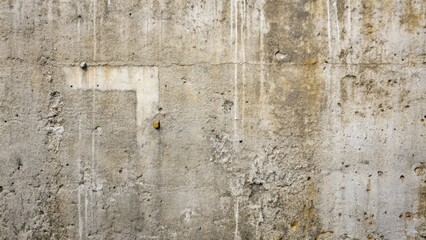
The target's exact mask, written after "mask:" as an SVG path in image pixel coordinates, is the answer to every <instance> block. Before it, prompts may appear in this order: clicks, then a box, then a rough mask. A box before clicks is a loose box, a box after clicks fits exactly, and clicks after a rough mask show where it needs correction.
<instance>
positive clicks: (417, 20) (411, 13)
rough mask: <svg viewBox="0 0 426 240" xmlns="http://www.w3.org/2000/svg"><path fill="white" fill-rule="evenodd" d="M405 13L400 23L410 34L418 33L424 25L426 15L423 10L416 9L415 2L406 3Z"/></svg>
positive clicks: (410, 0)
mask: <svg viewBox="0 0 426 240" xmlns="http://www.w3.org/2000/svg"><path fill="white" fill-rule="evenodd" d="M404 2H405V3H406V5H405V12H404V14H403V15H402V16H401V20H400V23H401V24H402V25H403V26H405V27H406V28H407V30H408V32H410V33H414V32H416V31H417V30H418V29H419V28H421V27H422V23H423V24H424V13H422V10H421V9H416V8H415V6H414V4H413V2H414V0H407V1H404Z"/></svg>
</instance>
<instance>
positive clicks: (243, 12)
mask: <svg viewBox="0 0 426 240" xmlns="http://www.w3.org/2000/svg"><path fill="white" fill-rule="evenodd" d="M241 5H242V6H241V7H242V10H241V27H240V29H241V34H240V35H241V53H242V62H243V64H242V68H243V70H242V80H243V81H242V83H243V85H242V87H243V93H242V105H243V106H242V111H241V127H243V126H244V110H245V101H246V100H245V99H246V87H245V86H246V65H245V64H244V63H245V61H246V49H245V41H246V32H245V31H244V28H245V27H246V23H247V22H246V16H247V15H246V0H243V1H242V2H241ZM236 140H238V139H236Z"/></svg>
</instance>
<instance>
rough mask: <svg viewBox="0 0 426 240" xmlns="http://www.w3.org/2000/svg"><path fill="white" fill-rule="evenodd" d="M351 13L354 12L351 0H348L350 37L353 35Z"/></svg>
mask: <svg viewBox="0 0 426 240" xmlns="http://www.w3.org/2000/svg"><path fill="white" fill-rule="evenodd" d="M351 13H352V7H351V0H348V34H349V39H350V37H351V31H352V19H351Z"/></svg>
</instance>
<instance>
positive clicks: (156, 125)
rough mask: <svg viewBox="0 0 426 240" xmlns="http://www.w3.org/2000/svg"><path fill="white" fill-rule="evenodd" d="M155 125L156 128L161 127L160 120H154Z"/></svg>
mask: <svg viewBox="0 0 426 240" xmlns="http://www.w3.org/2000/svg"><path fill="white" fill-rule="evenodd" d="M153 127H154V128H155V129H159V128H160V121H158V120H155V121H154V123H153Z"/></svg>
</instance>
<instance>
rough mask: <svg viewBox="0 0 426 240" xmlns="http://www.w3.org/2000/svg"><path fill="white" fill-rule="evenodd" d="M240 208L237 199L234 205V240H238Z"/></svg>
mask: <svg viewBox="0 0 426 240" xmlns="http://www.w3.org/2000/svg"><path fill="white" fill-rule="evenodd" d="M239 208H240V206H239V199H238V198H237V202H236V203H235V231H234V240H240V239H241V237H240V230H239V229H238V228H239V226H238V223H239V222H240V209H239Z"/></svg>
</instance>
